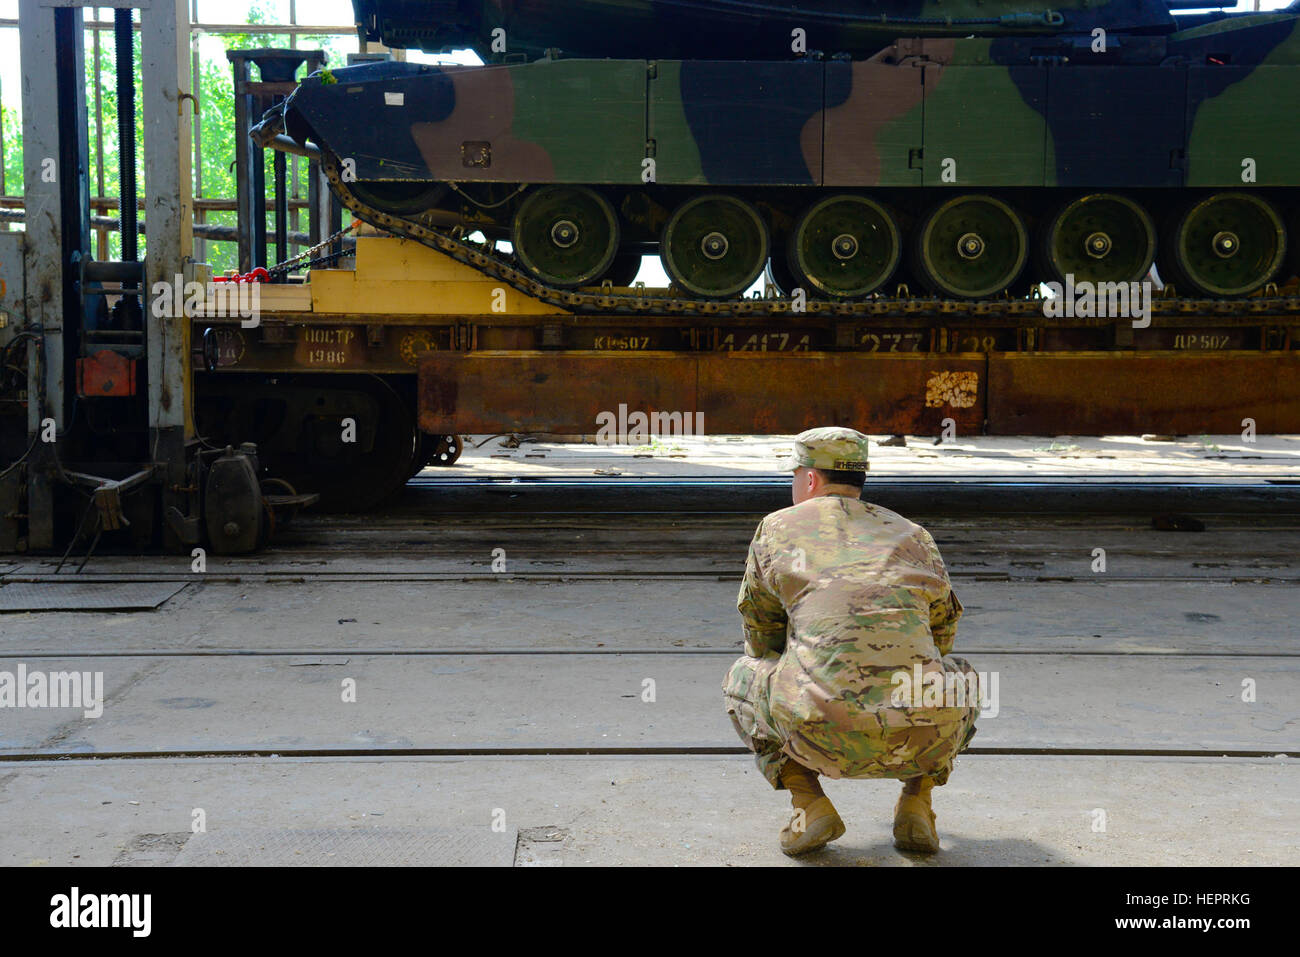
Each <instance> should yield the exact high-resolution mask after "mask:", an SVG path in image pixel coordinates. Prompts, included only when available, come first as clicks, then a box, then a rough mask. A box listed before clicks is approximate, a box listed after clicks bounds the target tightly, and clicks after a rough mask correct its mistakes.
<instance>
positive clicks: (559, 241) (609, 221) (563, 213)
mask: <svg viewBox="0 0 1300 957" xmlns="http://www.w3.org/2000/svg"><path fill="white" fill-rule="evenodd" d="M618 240H619V228H618V216H617V215H616V214H615V213H614V207H613V206H611V205H610V204H609V200H607V199H605V197H604V196H601V195H600V194H599V193H597V192H596V191H595V190H591V189H588V188H587V187H585V186H543V187H542V188H541V189H537V190H534V191H533V192H531V193H529V194H528V195H527V196H526V197H525V198H524V201H523V202H522V203H520V204H519V209H518V210H516V212H515V218H514V230H513V233H512V241H513V242H514V248H515V254H516V255H517V256H518V257H519V261H520V262H521V263H523V266H524V268H525V269H527V270H528V271H529V272H530V273H532V274H533V275H534V276H536V277H537V278H538V279H540V280H541V281H542V282H544V283H547V284H548V285H551V286H560V287H561V288H568V289H572V288H574V287H577V286H585V285H587V284H589V283H593V282H595V281H596V280H598V279H599V278H600V277H601V276H602V275H604V274H605V272H606V270H608V269H609V268H610V266H611V265H612V264H613V262H614V257H615V255H617V253H618Z"/></svg>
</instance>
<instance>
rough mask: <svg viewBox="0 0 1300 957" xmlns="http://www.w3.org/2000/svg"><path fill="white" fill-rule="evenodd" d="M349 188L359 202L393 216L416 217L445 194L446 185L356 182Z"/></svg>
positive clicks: (419, 182)
mask: <svg viewBox="0 0 1300 957" xmlns="http://www.w3.org/2000/svg"><path fill="white" fill-rule="evenodd" d="M349 186H350V188H351V190H352V194H353V195H354V196H356V198H357V199H359V200H361V202H363V203H365V204H366V205H367V206H373V207H374V208H375V209H377V210H379V211H380V212H384V213H390V214H391V215H393V216H415V215H418V214H419V213H422V212H424V211H425V210H426V209H432V208H433V207H435V206H437V205H438V204H439V203H441V202H442V201H443V200H444V199H445V198H446V196H447V191H448V189H447V184H446V183H430V182H425V181H421V180H357V181H356V182H355V183H351V184H349Z"/></svg>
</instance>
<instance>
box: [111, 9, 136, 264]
mask: <svg viewBox="0 0 1300 957" xmlns="http://www.w3.org/2000/svg"><path fill="white" fill-rule="evenodd" d="M113 39H114V41H115V43H114V45H115V47H116V55H117V148H118V179H119V180H120V188H119V190H118V193H119V195H120V196H121V211H122V261H123V262H135V261H136V259H137V249H136V228H135V222H136V208H135V56H134V52H135V29H134V27H133V26H132V25H131V11H130V9H129V8H127V9H123V8H118V9H117V10H114V11H113Z"/></svg>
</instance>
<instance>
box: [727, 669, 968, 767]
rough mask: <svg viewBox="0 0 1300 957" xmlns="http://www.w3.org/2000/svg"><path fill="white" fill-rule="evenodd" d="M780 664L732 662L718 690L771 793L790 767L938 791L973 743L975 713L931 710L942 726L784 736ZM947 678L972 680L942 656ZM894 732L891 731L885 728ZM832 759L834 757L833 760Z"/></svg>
mask: <svg viewBox="0 0 1300 957" xmlns="http://www.w3.org/2000/svg"><path fill="white" fill-rule="evenodd" d="M780 663H781V656H780V655H777V654H772V655H769V656H767V657H765V658H751V657H749V656H748V655H745V656H743V657H741V658H738V659H736V662H735V663H734V664H733V665H732V666H731V670H730V671H728V672H727V677H726V680H725V681H724V682H723V683H722V692H723V696H724V698H725V701H726V708H727V715H728V717H730V718H731V723H732V725H733V726H734V727H735V729H736V734H738V735H739V736H740V740H741V741H743V742H745V746H746V747H747V748H749V750H751V751H753V752H754V757H755V760H756V761H757V763H758V769H759V771H761V772H762V774H763V777H765V778H766V779H767V780H768V783H770V784H771V785H772V787H774V788H776V789H777V790H778V791H779V790H784V788H785V785H784V784H782V783H781V769H782V767H784V766H785V763H786V761H789V760H791V759H794V760H797V761H799V762H800V763H802V764H804V765H806V766H808V767H810V768H811V769H812V770H814V771H816V772H818V773H819V774H824V775H826V776H827V777H832V778H840V777H850V778H859V777H863V778H896V779H902V780H908V779H911V778H917V777H929V778H932V779H933V780H934V783H935V785H936V786H938V785H943V784H946V783H947V782H948V775H949V773H950V772H951V771H952V763H953V759H954V758H955V757H956V756H957V755H958V754H960V753H961V752H962V751H964V750H966V748H967V746H968V745H969V744H970V740H971V738H973V737H974V736H975V719H976V718H977V717H978V716H979V708H978V706H972V707H968V708H942V709H934V710H935V713H936V714H941V718H942V720H938V721H933V720H924V721H923V722H918V723H917V724H916V725H915V726H903V727H899V726H898V724H897V722H896V721H893V722H891V721H879V720H871V721H864V722H863V726H862V727H860V728H852V727H850V728H836V729H831V732H830V733H829V734H826V733H825V732H826V730H827V729H824V728H820V729H814V730H813V731H811V732H809V731H807V730H805V729H799V728H782V727H781V726H780V722H778V721H777V720H775V719H774V718H773V716H772V712H773V709H772V694H771V685H772V675H773V673H774V672H775V671H776V668H777V666H778V665H779V664H780ZM942 664H943V666H944V670H945V671H957V672H962V673H965V674H969V675H971V676H974V675H975V674H976V672H975V669H974V668H972V667H971V665H970V663H969V662H968V661H966V659H964V658H959V657H957V656H955V655H948V656H947V657H945V658H944V659H943V660H942ZM890 725H892V727H891V726H890ZM837 752H838V753H837Z"/></svg>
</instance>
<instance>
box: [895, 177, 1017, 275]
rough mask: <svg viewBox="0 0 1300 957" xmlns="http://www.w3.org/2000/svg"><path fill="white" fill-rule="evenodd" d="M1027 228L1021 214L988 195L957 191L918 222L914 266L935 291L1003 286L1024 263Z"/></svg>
mask: <svg viewBox="0 0 1300 957" xmlns="http://www.w3.org/2000/svg"><path fill="white" fill-rule="evenodd" d="M1028 255H1029V240H1028V234H1027V233H1026V232H1025V225H1024V223H1023V222H1021V220H1020V217H1019V216H1018V215H1016V212H1015V210H1013V209H1012V208H1011V207H1010V206H1008V205H1007V204H1006V203H1004V202H1002V200H1000V199H994V198H993V197H992V196H957V197H955V198H953V199H950V200H948V201H947V202H945V203H943V204H941V205H940V206H939V207H938V208H936V209H935V210H934V211H933V212H931V213H930V215H929V216H927V217H926V218H925V220H924V221H923V222H922V223H921V228H920V230H919V232H918V234H917V250H916V266H917V272H918V273H919V275H920V278H921V281H922V282H924V283H925V284H926V285H927V286H928V287H930V289H931V290H933V291H934V292H936V293H938V294H939V295H946V296H953V297H955V298H957V299H982V298H983V297H985V296H992V295H996V294H997V293H999V292H1001V291H1002V290H1004V289H1006V288H1007V287H1008V286H1010V285H1011V284H1012V283H1013V282H1015V280H1016V277H1017V276H1019V275H1020V271H1021V270H1022V269H1024V268H1025V259H1026V258H1027V257H1028Z"/></svg>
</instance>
